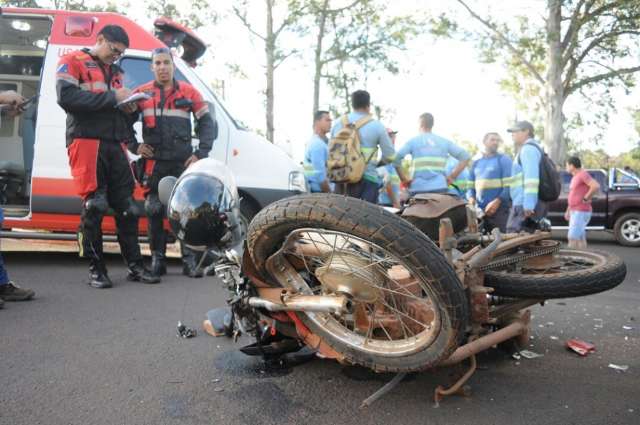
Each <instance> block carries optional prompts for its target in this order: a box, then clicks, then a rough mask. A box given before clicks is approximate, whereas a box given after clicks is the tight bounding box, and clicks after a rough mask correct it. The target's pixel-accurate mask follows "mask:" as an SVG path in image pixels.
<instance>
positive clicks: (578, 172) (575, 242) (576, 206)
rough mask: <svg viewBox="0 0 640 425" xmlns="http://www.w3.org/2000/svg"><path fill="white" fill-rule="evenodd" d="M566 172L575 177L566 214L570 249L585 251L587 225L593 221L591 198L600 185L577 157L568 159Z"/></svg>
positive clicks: (570, 188)
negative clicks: (583, 167)
mask: <svg viewBox="0 0 640 425" xmlns="http://www.w3.org/2000/svg"><path fill="white" fill-rule="evenodd" d="M566 170H567V172H569V173H571V175H572V176H573V177H572V178H571V186H570V187H569V198H568V199H567V201H568V202H567V211H566V212H565V213H564V218H565V220H567V221H568V222H569V233H568V234H567V239H568V240H569V248H577V249H585V248H586V247H587V230H586V229H587V224H589V220H591V210H592V208H591V198H592V197H593V194H594V193H596V192H597V191H598V190H599V189H600V185H599V184H598V182H597V181H595V180H594V179H593V177H591V175H590V174H589V173H588V172H587V171H585V170H583V169H582V163H581V162H580V158H578V157H577V156H572V157H569V158H568V159H567V163H566Z"/></svg>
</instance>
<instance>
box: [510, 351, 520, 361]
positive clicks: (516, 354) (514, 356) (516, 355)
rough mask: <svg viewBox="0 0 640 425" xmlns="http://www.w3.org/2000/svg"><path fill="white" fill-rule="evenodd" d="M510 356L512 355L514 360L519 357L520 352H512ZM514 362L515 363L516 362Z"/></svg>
mask: <svg viewBox="0 0 640 425" xmlns="http://www.w3.org/2000/svg"><path fill="white" fill-rule="evenodd" d="M511 357H513V358H514V359H515V360H520V358H521V356H520V353H518V352H515V353H513V354H512V355H511ZM516 364H517V363H516Z"/></svg>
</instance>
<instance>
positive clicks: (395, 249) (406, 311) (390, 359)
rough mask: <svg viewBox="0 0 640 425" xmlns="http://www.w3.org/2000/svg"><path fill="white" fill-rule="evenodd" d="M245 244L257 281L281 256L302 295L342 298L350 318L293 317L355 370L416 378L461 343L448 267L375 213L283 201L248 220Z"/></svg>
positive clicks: (457, 289) (355, 204)
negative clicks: (294, 274)
mask: <svg viewBox="0 0 640 425" xmlns="http://www.w3.org/2000/svg"><path fill="white" fill-rule="evenodd" d="M247 245H248V252H249V255H251V258H252V260H253V262H254V264H255V266H256V269H257V270H258V272H260V273H261V274H263V275H264V276H269V271H268V270H267V266H266V260H267V259H268V258H269V257H270V256H271V255H273V254H274V253H276V252H277V251H280V254H276V255H279V256H280V258H284V259H286V260H287V262H290V264H291V266H292V267H294V270H295V271H296V272H297V273H298V275H299V276H301V279H302V281H303V282H304V283H301V285H302V287H301V289H300V292H303V293H309V294H313V293H319V292H318V291H322V293H325V294H331V293H340V294H346V295H347V296H348V298H349V300H350V303H351V305H352V306H353V309H352V313H351V314H347V315H341V316H335V315H332V314H328V313H310V312H307V313H302V312H298V313H296V315H297V317H298V318H299V319H300V320H301V321H302V322H303V323H304V324H305V325H306V326H307V327H308V328H309V329H310V330H311V332H313V333H314V334H316V335H318V336H320V337H321V338H322V339H323V340H324V341H325V342H326V343H327V344H328V345H330V346H331V347H333V349H334V350H336V351H337V352H339V353H341V354H342V355H344V357H345V359H346V360H347V361H349V362H350V363H352V364H359V365H362V366H365V367H369V368H371V369H374V370H377V371H388V372H410V371H416V370H422V369H425V368H429V367H433V366H435V365H437V364H438V363H439V362H441V361H442V360H444V359H446V358H448V357H449V356H450V355H451V353H452V352H453V351H454V350H455V349H456V348H457V347H458V344H459V343H460V341H461V340H462V338H463V336H464V332H465V328H466V326H467V324H468V300H467V298H466V295H465V292H464V288H463V287H462V284H461V283H460V281H459V280H458V278H457V277H456V274H455V272H454V270H453V268H452V267H451V266H450V265H449V263H448V262H447V260H446V259H445V257H444V256H443V254H442V252H441V251H440V250H439V249H438V247H437V246H436V245H435V244H434V243H433V242H432V241H431V240H429V239H428V238H427V237H426V236H425V235H424V234H423V233H422V232H420V230H418V229H417V228H416V227H414V226H413V225H411V224H410V223H409V222H407V221H405V220H403V219H401V218H400V217H398V216H396V215H394V214H391V213H389V212H387V211H385V210H384V209H382V208H380V207H377V206H375V205H372V204H370V203H368V202H364V201H361V200H359V199H355V198H349V197H345V196H340V195H329V194H312V195H299V196H293V197H291V198H286V199H282V200H280V201H277V202H274V203H273V204H271V205H269V206H268V207H266V208H265V209H263V210H262V211H261V212H260V213H258V215H257V216H256V217H255V219H254V220H253V221H252V222H251V225H250V226H249V235H248V237H247ZM245 255H246V254H245ZM294 264H296V265H295V266H294ZM283 267H284V266H283ZM401 276H402V277H401ZM276 282H277V281H276V280H271V283H272V284H276Z"/></svg>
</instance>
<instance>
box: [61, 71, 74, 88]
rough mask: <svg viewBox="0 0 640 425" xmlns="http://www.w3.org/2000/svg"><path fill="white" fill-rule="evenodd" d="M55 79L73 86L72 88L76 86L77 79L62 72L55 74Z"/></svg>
mask: <svg viewBox="0 0 640 425" xmlns="http://www.w3.org/2000/svg"><path fill="white" fill-rule="evenodd" d="M56 79H58V80H62V81H66V82H67V83H70V84H73V85H74V86H77V85H78V79H77V78H74V77H73V76H71V75H69V74H65V73H62V72H58V73H57V74H56Z"/></svg>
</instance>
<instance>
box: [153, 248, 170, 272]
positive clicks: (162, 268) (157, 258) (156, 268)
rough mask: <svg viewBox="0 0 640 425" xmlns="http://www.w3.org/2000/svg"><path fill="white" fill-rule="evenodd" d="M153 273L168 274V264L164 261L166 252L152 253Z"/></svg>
mask: <svg viewBox="0 0 640 425" xmlns="http://www.w3.org/2000/svg"><path fill="white" fill-rule="evenodd" d="M151 274H152V275H154V276H163V275H165V274H167V264H166V263H165V261H164V254H163V253H162V252H159V251H153V252H152V253H151Z"/></svg>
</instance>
